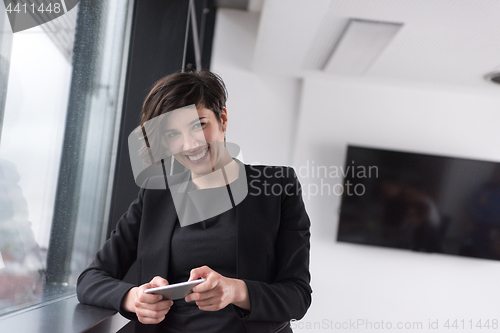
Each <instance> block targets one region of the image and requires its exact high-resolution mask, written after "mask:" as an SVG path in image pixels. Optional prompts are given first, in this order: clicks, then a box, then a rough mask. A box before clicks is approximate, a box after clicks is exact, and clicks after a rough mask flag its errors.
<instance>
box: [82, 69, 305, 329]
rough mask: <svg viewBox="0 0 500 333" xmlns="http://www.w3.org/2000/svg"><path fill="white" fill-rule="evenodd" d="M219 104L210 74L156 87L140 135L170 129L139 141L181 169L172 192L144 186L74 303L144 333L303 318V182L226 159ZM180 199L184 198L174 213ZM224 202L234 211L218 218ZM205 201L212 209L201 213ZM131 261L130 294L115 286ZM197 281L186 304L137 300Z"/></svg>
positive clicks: (220, 91)
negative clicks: (131, 322)
mask: <svg viewBox="0 0 500 333" xmlns="http://www.w3.org/2000/svg"><path fill="white" fill-rule="evenodd" d="M226 98H227V97H226V90H225V86H224V83H223V82H222V80H221V79H220V78H219V77H218V76H217V75H215V74H213V73H211V72H209V71H206V70H203V71H200V72H188V73H176V74H172V75H169V76H166V77H164V78H163V79H161V80H159V81H158V82H157V83H156V84H155V86H154V87H153V89H152V90H151V92H150V93H149V95H148V96H147V98H146V100H145V102H144V105H143V110H142V119H141V126H142V128H146V127H148V125H149V124H151V123H150V121H151V120H154V119H160V118H162V117H163V118H165V119H167V120H166V121H163V120H162V121H161V123H160V127H159V128H161V130H156V132H155V131H152V132H151V133H156V135H159V136H158V137H156V138H154V137H153V135H152V134H150V136H149V137H148V135H146V137H147V138H148V140H151V141H157V140H161V142H162V144H163V145H164V146H165V147H166V148H167V149H168V151H169V153H171V154H172V155H173V156H174V157H175V159H176V160H177V161H179V162H180V163H181V164H183V165H184V166H185V167H186V168H187V169H188V171H186V172H185V173H181V174H180V175H174V176H171V177H168V185H167V186H168V187H169V189H170V190H168V189H167V190H165V189H147V188H151V187H149V186H148V185H147V181H146V185H144V186H143V188H142V189H141V190H140V191H139V197H138V198H137V199H136V200H135V201H134V202H133V203H132V204H131V206H130V208H129V210H128V212H127V213H126V214H125V215H123V216H122V218H121V219H120V221H119V222H118V224H117V226H116V229H115V230H114V231H113V233H112V234H111V237H110V239H109V240H108V241H107V242H106V243H105V244H104V246H103V248H102V249H101V250H100V251H99V252H98V253H97V255H96V258H95V260H94V261H93V262H92V264H91V265H90V267H89V268H87V269H86V270H85V271H84V272H82V274H81V275H80V277H79V279H78V284H77V294H78V298H79V300H80V302H82V303H86V304H91V305H96V306H101V307H106V308H113V309H116V310H117V311H120V313H122V314H123V315H124V316H126V317H128V318H130V319H135V320H138V321H139V322H140V323H142V324H144V325H142V324H138V325H139V326H141V331H157V332H259V333H263V332H282V333H285V332H291V329H290V325H289V321H290V320H291V319H300V318H302V317H303V316H304V314H305V313H306V311H307V309H308V308H309V305H310V303H311V292H312V291H311V288H310V286H309V282H310V274H309V238H310V234H309V226H310V222H309V218H308V216H307V213H306V212H305V208H304V204H303V201H302V197H301V192H300V184H299V183H298V181H297V178H296V176H295V173H294V171H293V169H291V168H287V167H271V166H250V165H245V164H243V163H241V162H240V161H238V160H236V159H232V158H231V156H230V155H229V153H228V151H227V149H226V148H225V131H226V128H227V124H228V116H227V111H226V108H225V103H226ZM189 105H195V106H196V108H195V109H194V110H195V113H196V114H195V115H194V116H193V113H192V112H178V110H184V109H186V108H184V107H186V106H189ZM181 108H183V109H181ZM187 109H189V108H187ZM174 110H175V111H174ZM191 110H193V108H192V109H191ZM148 128H154V126H153V127H151V126H149V127H148ZM144 132H145V133H146V132H147V131H146V130H144ZM148 140H145V141H148ZM148 147H152V146H151V145H149V143H148ZM152 150H153V149H150V151H152ZM153 153H154V152H153ZM152 155H154V154H151V156H152ZM165 178H167V177H165ZM179 183H180V184H181V185H180V186H177V185H179ZM176 186H177V187H176ZM173 188H176V190H173ZM179 193H187V195H186V196H184V197H183V198H184V199H185V200H180V201H181V204H179V200H178V198H179V196H178V195H179ZM228 194H229V195H228ZM242 194H243V195H242ZM228 197H229V199H230V204H229V206H228V205H227V204H226V206H225V208H223V209H220V207H222V206H224V202H226V203H227V200H225V201H224V200H223V198H226V199H227V198H228ZM207 200H208V201H211V200H214V201H213V202H215V205H213V204H210V205H206V204H205V205H203V203H205V202H207ZM211 202H212V201H211ZM200 204H201V206H202V208H203V209H201V210H200V209H198V208H199V207H200ZM207 207H208V208H210V207H212V208H213V207H216V208H217V209H215V210H213V209H212V210H211V209H206V208H207ZM194 210H196V211H197V214H194V215H193V214H190V212H192V211H194ZM185 216H188V218H185ZM193 216H194V217H193ZM185 221H188V222H186V223H183V222H185ZM134 261H137V266H138V279H139V281H137V282H138V284H137V286H135V285H131V284H129V283H126V282H124V281H122V279H123V277H124V276H125V274H126V273H127V271H128V269H129V268H130V266H131V265H132V263H133V262H134ZM198 278H205V279H206V282H203V283H201V284H199V285H197V286H196V287H194V289H193V293H192V294H190V295H188V296H187V297H186V298H185V300H179V301H175V302H172V301H170V300H163V299H162V298H161V296H158V295H152V294H145V293H144V290H145V289H148V288H151V287H156V286H164V285H168V284H169V283H177V282H183V281H186V280H195V279H198Z"/></svg>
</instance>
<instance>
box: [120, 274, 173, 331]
mask: <svg viewBox="0 0 500 333" xmlns="http://www.w3.org/2000/svg"><path fill="white" fill-rule="evenodd" d="M163 286H168V281H167V280H165V279H164V278H162V277H160V276H155V277H154V278H153V280H151V282H149V283H145V284H143V285H142V286H139V287H134V288H132V289H130V290H129V291H128V293H126V294H125V297H123V300H122V308H123V309H125V310H126V311H129V312H135V314H136V315H137V318H138V319H139V321H140V322H141V323H143V324H158V323H159V322H161V321H163V319H165V315H166V314H167V313H168V311H169V310H170V307H171V306H172V304H174V302H173V301H171V300H168V299H166V300H164V299H163V296H161V295H155V294H145V293H144V290H146V289H149V288H155V287H163Z"/></svg>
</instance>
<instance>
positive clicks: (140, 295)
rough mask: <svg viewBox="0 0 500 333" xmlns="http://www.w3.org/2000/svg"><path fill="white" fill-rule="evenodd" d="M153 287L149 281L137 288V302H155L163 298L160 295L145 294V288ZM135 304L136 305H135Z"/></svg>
mask: <svg viewBox="0 0 500 333" xmlns="http://www.w3.org/2000/svg"><path fill="white" fill-rule="evenodd" d="M149 288H153V286H152V285H151V284H150V283H145V284H143V285H142V286H140V287H139V289H137V300H138V302H139V303H150V304H151V303H157V302H159V301H161V300H162V299H163V296H162V295H156V294H146V293H145V292H144V291H145V290H146V289H149ZM136 306H137V305H136Z"/></svg>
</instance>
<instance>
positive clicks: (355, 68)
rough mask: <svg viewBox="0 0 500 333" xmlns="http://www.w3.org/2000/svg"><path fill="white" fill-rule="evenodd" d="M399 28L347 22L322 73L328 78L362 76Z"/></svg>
mask: <svg viewBox="0 0 500 333" xmlns="http://www.w3.org/2000/svg"><path fill="white" fill-rule="evenodd" d="M402 26H403V24H401V23H393V22H378V21H368V20H360V19H350V20H349V21H348V23H347V26H346V28H345V29H344V31H343V33H342V35H341V36H340V38H339V40H338V41H337V43H336V44H335V47H334V48H333V51H332V53H331V56H330V57H329V58H328V59H327V61H326V62H325V64H324V65H323V68H322V69H323V70H324V71H325V72H327V73H332V74H350V75H360V74H364V73H366V72H367V71H368V70H369V68H370V67H371V66H372V64H373V63H374V62H375V61H376V59H377V58H378V57H379V56H380V54H381V53H382V52H383V50H384V49H385V48H386V47H387V45H389V43H390V41H391V40H392V39H393V37H394V36H395V35H396V33H397V32H398V31H399V30H400V29H401V27H402Z"/></svg>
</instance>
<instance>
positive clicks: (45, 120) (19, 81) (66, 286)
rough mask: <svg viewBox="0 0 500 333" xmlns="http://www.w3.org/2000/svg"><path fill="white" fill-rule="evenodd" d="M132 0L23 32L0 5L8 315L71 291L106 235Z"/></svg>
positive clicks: (1, 287) (0, 203)
mask: <svg viewBox="0 0 500 333" xmlns="http://www.w3.org/2000/svg"><path fill="white" fill-rule="evenodd" d="M132 5H133V1H132V0H127V1H123V0H108V1H102V2H101V1H99V2H98V1H91V0H88V1H80V2H79V4H78V6H76V7H74V8H73V9H71V10H70V11H68V12H67V13H66V14H64V15H62V16H60V17H58V18H56V19H54V20H53V21H50V22H47V23H45V24H42V25H40V26H36V27H34V28H31V29H28V30H25V31H21V32H17V33H15V34H13V33H12V30H11V27H10V25H9V21H8V17H7V15H6V12H5V7H4V6H3V5H0V29H2V33H1V34H0V315H5V314H7V313H12V312H14V311H17V310H20V309H24V308H26V307H29V306H34V305H37V304H42V303H43V302H47V301H50V300H53V299H55V298H58V297H62V296H66V295H70V294H73V293H74V291H75V287H74V286H75V283H76V278H77V277H78V275H79V274H80V272H81V271H82V270H83V269H84V268H85V267H86V266H87V265H88V264H89V263H90V261H91V260H92V258H93V257H94V255H95V252H96V251H97V250H98V249H99V247H100V246H101V245H102V243H103V241H104V239H105V236H106V235H105V233H106V230H107V220H108V219H107V216H108V214H109V204H110V189H111V183H112V180H113V177H112V175H113V173H112V170H113V169H114V161H115V159H116V156H115V155H116V153H115V152H116V146H117V132H118V128H119V124H118V123H119V119H120V113H121V110H122V105H121V101H122V97H123V96H122V95H123V90H124V89H123V85H124V81H125V79H124V75H125V68H126V60H127V55H128V52H127V51H128V36H129V31H130V25H131V14H132V8H131V6H132ZM75 235H76V236H75Z"/></svg>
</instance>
